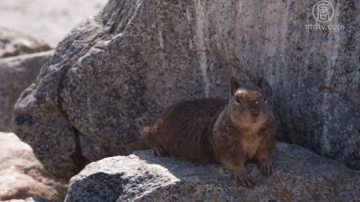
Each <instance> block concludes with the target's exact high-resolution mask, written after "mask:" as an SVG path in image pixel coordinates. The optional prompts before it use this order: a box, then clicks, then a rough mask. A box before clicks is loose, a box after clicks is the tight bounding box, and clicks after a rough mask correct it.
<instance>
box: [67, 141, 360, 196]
mask: <svg viewBox="0 0 360 202" xmlns="http://www.w3.org/2000/svg"><path fill="white" fill-rule="evenodd" d="M272 159H273V161H274V163H275V172H274V174H273V175H272V176H271V177H270V178H268V179H265V178H264V177H262V176H261V174H260V171H259V167H258V166H257V165H256V164H254V163H249V164H248V165H247V166H246V168H247V170H248V172H249V173H250V176H251V177H252V178H253V179H255V180H256V182H257V185H256V186H255V187H254V189H253V190H248V189H246V188H243V187H237V186H236V185H235V180H234V179H232V178H231V176H230V174H229V173H228V171H227V170H226V168H225V167H223V166H222V165H201V164H192V163H190V162H187V161H184V160H182V159H178V158H173V157H166V158H164V157H154V156H153V155H152V154H151V151H150V150H146V151H139V152H135V154H132V155H130V156H118V157H111V158H106V159H103V160H101V161H98V162H94V163H91V164H89V165H87V166H86V167H85V169H84V170H83V171H81V172H80V173H79V174H78V175H76V176H74V177H73V178H71V181H70V186H69V189H68V193H67V196H66V199H65V201H66V202H86V201H92V202H105V201H117V202H120V201H121V202H129V201H154V202H155V201H156V202H159V201H189V202H190V201H209V202H210V201H339V202H340V201H359V200H360V171H354V170H351V169H349V168H347V167H346V166H344V165H343V164H341V163H338V162H336V161H334V160H329V159H326V158H324V157H320V156H318V155H317V154H315V153H313V152H311V151H309V150H307V149H304V148H301V147H299V146H297V145H291V144H286V143H278V144H277V148H276V153H275V155H274V156H273V158H272Z"/></svg>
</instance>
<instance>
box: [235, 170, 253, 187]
mask: <svg viewBox="0 0 360 202" xmlns="http://www.w3.org/2000/svg"><path fill="white" fill-rule="evenodd" d="M235 179H236V183H237V185H238V186H239V185H241V186H243V187H247V188H249V189H252V188H253V186H254V185H255V183H254V182H253V181H252V180H251V179H250V178H249V177H248V175H247V172H246V169H245V168H241V169H240V170H238V171H237V172H236V173H235Z"/></svg>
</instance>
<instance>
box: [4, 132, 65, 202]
mask: <svg viewBox="0 0 360 202" xmlns="http://www.w3.org/2000/svg"><path fill="white" fill-rule="evenodd" d="M66 189H67V184H66V183H64V182H60V181H58V180H56V179H55V178H54V177H53V176H51V175H50V174H49V173H48V172H46V171H45V170H44V167H43V166H42V165H41V163H40V162H39V161H38V160H37V159H36V158H35V156H34V154H33V151H32V149H31V147H30V146H29V145H27V144H25V143H23V142H21V141H20V139H19V138H18V137H17V136H16V135H15V134H14V133H2V132H0V201H3V200H9V199H25V198H27V197H29V196H38V197H43V198H49V199H62V200H63V199H64V198H65V194H66Z"/></svg>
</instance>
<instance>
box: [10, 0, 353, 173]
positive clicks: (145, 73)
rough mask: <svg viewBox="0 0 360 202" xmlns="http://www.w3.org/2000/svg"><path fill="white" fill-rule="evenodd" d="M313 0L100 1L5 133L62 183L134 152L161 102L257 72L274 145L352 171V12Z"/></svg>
mask: <svg viewBox="0 0 360 202" xmlns="http://www.w3.org/2000/svg"><path fill="white" fill-rule="evenodd" d="M330 2H331V3H332V4H333V7H334V12H335V15H334V18H333V19H332V21H331V23H333V24H340V25H344V26H345V28H346V29H344V30H308V29H306V25H307V24H315V23H316V21H315V20H314V18H313V16H312V13H311V11H312V7H313V5H314V4H315V3H316V1H314V0H304V1H292V0H284V1H280V0H269V1H253V0H251V1H250V0H244V1H235V0H216V1H215V0H209V1H201V0H183V1H176V0H151V1H148V0H110V1H109V3H108V4H107V5H106V6H105V8H104V10H103V11H102V12H101V13H100V14H99V15H98V16H96V17H93V18H89V19H87V20H85V21H84V22H82V23H81V24H79V25H78V26H77V27H76V28H74V29H73V30H72V32H71V33H69V34H68V35H67V37H66V38H65V39H64V40H63V41H62V42H60V43H59V45H58V46H57V48H56V51H55V54H54V56H53V57H52V59H51V60H50V62H49V63H48V64H47V65H45V66H44V67H43V68H42V70H41V72H40V74H39V76H38V78H37V81H36V83H35V84H33V85H32V86H30V87H29V88H27V89H26V90H25V91H24V92H23V93H22V95H21V96H20V98H19V99H18V101H17V103H16V105H15V118H14V126H15V129H16V132H17V134H18V135H19V137H20V138H21V139H22V140H23V141H25V142H27V143H29V144H30V145H31V146H32V147H33V148H34V153H35V154H36V156H37V157H38V159H39V160H40V161H41V162H42V163H43V164H44V166H45V167H46V168H47V169H48V170H49V171H50V172H51V173H53V174H55V175H56V176H58V177H60V178H65V179H69V178H70V177H71V176H72V175H74V174H76V173H77V172H79V171H80V170H81V169H82V168H83V167H84V166H85V165H86V164H87V163H88V162H92V161H96V160H99V159H101V158H104V157H107V156H114V155H127V154H129V153H131V152H132V151H133V150H139V149H145V148H146V147H145V146H144V145H143V143H142V142H141V141H140V140H139V137H140V130H141V128H143V127H144V126H146V125H149V124H152V123H154V121H155V120H156V118H157V117H158V116H159V115H160V114H161V112H162V111H163V110H164V109H165V108H166V107H168V106H170V105H171V104H173V103H175V102H177V101H180V100H188V99H192V98H201V97H221V98H224V99H225V98H227V96H228V89H229V78H230V76H231V75H235V76H237V77H238V79H239V80H240V81H241V83H249V82H251V81H255V80H256V79H257V78H258V77H260V76H262V77H264V80H265V87H264V88H265V90H266V93H267V95H268V100H269V103H270V106H271V107H272V110H273V112H274V115H275V117H276V118H277V120H278V122H279V124H278V125H279V129H278V132H277V136H278V138H279V139H281V140H285V141H288V142H292V143H296V144H299V145H302V146H304V147H307V148H310V149H311V150H313V151H315V152H317V153H318V154H321V155H323V156H326V157H330V158H333V159H336V160H338V161H341V162H344V163H346V165H347V166H348V167H350V168H356V169H359V168H360V162H359V160H360V134H359V133H360V122H359V118H360V117H359V116H360V107H358V106H359V104H360V90H359V89H360V83H359V78H360V67H359V57H358V56H359V47H360V42H359V39H360V36H359V34H360V30H359V20H360V19H359V18H360V15H359V12H358V11H359V9H360V3H359V2H358V1H355V0H347V1H341V2H340V1H333V0H330Z"/></svg>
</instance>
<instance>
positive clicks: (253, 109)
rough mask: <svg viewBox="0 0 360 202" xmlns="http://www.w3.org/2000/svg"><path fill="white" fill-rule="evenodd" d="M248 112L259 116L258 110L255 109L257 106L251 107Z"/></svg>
mask: <svg viewBox="0 0 360 202" xmlns="http://www.w3.org/2000/svg"><path fill="white" fill-rule="evenodd" d="M250 114H251V115H253V116H259V114H260V110H259V109H257V108H253V107H252V108H251V109H250Z"/></svg>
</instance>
